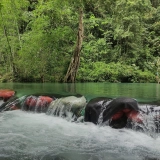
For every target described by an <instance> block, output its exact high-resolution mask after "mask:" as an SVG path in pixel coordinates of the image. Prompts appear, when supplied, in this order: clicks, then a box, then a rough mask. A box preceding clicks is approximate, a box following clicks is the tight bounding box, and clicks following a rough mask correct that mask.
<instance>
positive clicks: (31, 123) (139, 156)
mask: <svg viewBox="0 0 160 160" xmlns="http://www.w3.org/2000/svg"><path fill="white" fill-rule="evenodd" d="M4 88H9V89H14V90H15V91H16V94H17V96H18V97H21V96H23V95H27V94H34V93H53V94H55V93H58V94H64V95H72V94H82V95H84V96H85V97H86V98H87V100H90V99H91V98H93V97H102V96H105V97H112V98H113V97H119V96H122V97H132V98H136V99H137V100H138V101H140V102H146V103H148V102H151V101H152V102H153V101H159V100H160V86H159V85H158V84H154V83H153V84H121V83H75V84H61V83H44V84H39V83H0V89H4ZM159 159H160V135H159V134H158V135H155V136H154V135H150V134H147V133H141V132H136V131H133V130H129V129H112V128H110V127H108V126H105V127H99V126H96V125H94V124H92V123H74V122H69V121H67V120H65V119H62V118H59V117H54V116H51V115H46V114H44V113H41V114H37V113H28V112H24V111H20V110H16V111H8V112H3V113H0V160H159Z"/></svg>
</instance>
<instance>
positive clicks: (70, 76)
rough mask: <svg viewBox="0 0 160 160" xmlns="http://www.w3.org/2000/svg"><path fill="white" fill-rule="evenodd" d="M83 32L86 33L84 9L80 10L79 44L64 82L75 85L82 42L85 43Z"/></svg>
mask: <svg viewBox="0 0 160 160" xmlns="http://www.w3.org/2000/svg"><path fill="white" fill-rule="evenodd" d="M83 31H84V29H83V11H82V9H80V16H79V28H78V34H77V43H76V47H75V50H74V53H73V57H72V59H71V62H70V65H69V67H68V70H67V73H66V76H65V77H64V82H72V83H73V82H75V80H76V75H77V72H78V68H79V64H80V53H81V48H82V42H83Z"/></svg>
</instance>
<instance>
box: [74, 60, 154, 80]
mask: <svg viewBox="0 0 160 160" xmlns="http://www.w3.org/2000/svg"><path fill="white" fill-rule="evenodd" d="M155 78H156V77H155V75H154V74H153V73H151V72H150V71H142V70H140V69H139V68H138V67H136V66H135V65H132V66H129V65H124V64H121V63H109V64H106V63H104V62H95V63H89V64H88V63H87V64H84V65H83V66H82V67H81V68H80V70H79V72H78V77H77V79H78V80H79V81H81V82H84V81H89V82H92V81H94V82H103V81H108V82H126V83H138V82H140V83H144V82H155Z"/></svg>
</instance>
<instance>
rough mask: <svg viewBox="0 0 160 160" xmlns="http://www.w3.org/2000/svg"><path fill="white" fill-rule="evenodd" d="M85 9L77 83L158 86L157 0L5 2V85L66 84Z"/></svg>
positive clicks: (1, 21) (1, 59)
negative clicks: (79, 11) (82, 12)
mask: <svg viewBox="0 0 160 160" xmlns="http://www.w3.org/2000/svg"><path fill="white" fill-rule="evenodd" d="M79 8H83V11H84V39H83V47H82V51H81V53H82V54H81V64H80V66H79V71H78V75H77V81H95V82H97V81H101V82H103V81H109V82H133V83H134V82H155V81H156V79H155V76H156V74H157V71H158V72H159V65H156V64H157V59H159V57H160V45H159V44H160V36H159V35H160V3H159V1H157V0H154V1H153V0H152V1H151V0H136V1H135V0H127V1H126V0H121V1H119V0H114V1H111V0H83V1H81V0H77V1H74V0H65V1H63V0H47V1H44V0H37V1H29V0H1V2H0V37H1V41H0V79H1V81H22V82H23V81H29V82H33V81H36V82H61V81H62V80H63V78H64V76H65V74H66V71H67V68H68V65H69V62H70V59H71V57H72V55H73V51H74V48H75V42H76V38H77V30H78V17H79V16H78V10H79Z"/></svg>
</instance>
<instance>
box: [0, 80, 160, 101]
mask: <svg viewBox="0 0 160 160" xmlns="http://www.w3.org/2000/svg"><path fill="white" fill-rule="evenodd" d="M3 88H9V89H14V90H15V91H17V95H18V96H23V95H26V94H33V93H59V94H65V95H67V94H76V93H79V94H82V95H84V96H86V98H87V99H90V98H93V97H98V96H105V97H112V98H113V97H119V96H124V97H125V96H126V97H132V98H136V99H137V100H138V101H145V102H149V101H159V100H160V84H157V83H133V84H132V83H75V84H67V83H44V84H41V83H0V89H3Z"/></svg>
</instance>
